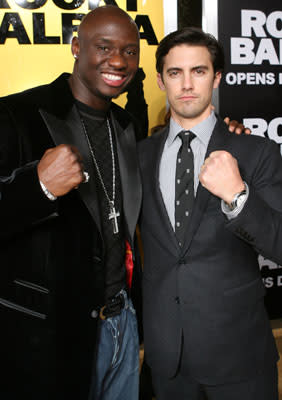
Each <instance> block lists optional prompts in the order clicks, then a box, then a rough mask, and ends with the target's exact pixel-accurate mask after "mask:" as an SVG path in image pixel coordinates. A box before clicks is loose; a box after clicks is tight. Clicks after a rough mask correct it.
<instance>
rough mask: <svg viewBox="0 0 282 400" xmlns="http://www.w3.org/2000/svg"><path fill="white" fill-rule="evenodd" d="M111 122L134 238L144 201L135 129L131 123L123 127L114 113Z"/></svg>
mask: <svg viewBox="0 0 282 400" xmlns="http://www.w3.org/2000/svg"><path fill="white" fill-rule="evenodd" d="M111 121H112V124H113V127H114V132H115V138H116V143H117V152H118V162H119V170H120V179H121V186H122V196H123V210H124V216H125V221H126V223H127V227H128V233H129V235H130V237H131V238H133V237H134V232H135V228H136V223H137V219H138V216H139V212H140V207H141V199H142V186H141V178H140V174H139V173H138V171H139V167H138V163H137V156H136V143H135V135H134V128H133V125H132V123H129V124H128V125H127V126H126V127H122V126H121V124H120V123H119V121H118V120H117V119H116V118H115V115H114V113H113V112H112V113H111Z"/></svg>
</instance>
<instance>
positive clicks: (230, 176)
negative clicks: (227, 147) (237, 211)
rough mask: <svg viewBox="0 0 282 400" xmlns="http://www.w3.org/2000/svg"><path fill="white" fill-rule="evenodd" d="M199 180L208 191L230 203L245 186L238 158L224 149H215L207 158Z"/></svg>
mask: <svg viewBox="0 0 282 400" xmlns="http://www.w3.org/2000/svg"><path fill="white" fill-rule="evenodd" d="M199 180H200V182H201V184H202V185H203V186H204V187H205V188H206V189H207V190H208V191H210V192H211V193H212V194H214V195H215V196H218V197H219V198H221V199H222V200H224V201H225V202H226V203H228V204H230V203H231V201H232V200H233V197H234V196H235V194H236V193H239V192H241V191H242V190H244V188H245V185H244V182H243V180H242V178H241V175H240V171H239V167H238V163H237V160H236V159H235V158H234V157H233V156H232V155H231V154H230V153H228V152H227V151H223V150H220V151H214V152H212V153H211V154H210V155H209V157H208V158H206V160H205V162H204V164H203V165H202V168H201V172H200V175H199Z"/></svg>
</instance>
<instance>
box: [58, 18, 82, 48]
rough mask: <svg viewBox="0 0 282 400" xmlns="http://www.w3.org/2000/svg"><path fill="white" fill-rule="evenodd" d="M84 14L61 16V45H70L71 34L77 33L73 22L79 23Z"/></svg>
mask: <svg viewBox="0 0 282 400" xmlns="http://www.w3.org/2000/svg"><path fill="white" fill-rule="evenodd" d="M84 15H85V14H69V13H68V14H62V27H63V28H62V33H63V44H69V43H71V39H72V37H73V32H77V27H78V25H76V24H74V23H73V21H81V20H82V18H83V17H84Z"/></svg>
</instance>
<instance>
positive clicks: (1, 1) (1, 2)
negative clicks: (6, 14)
mask: <svg viewBox="0 0 282 400" xmlns="http://www.w3.org/2000/svg"><path fill="white" fill-rule="evenodd" d="M0 8H11V7H10V6H9V4H8V3H7V1H6V0H0Z"/></svg>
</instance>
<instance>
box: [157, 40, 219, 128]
mask: <svg viewBox="0 0 282 400" xmlns="http://www.w3.org/2000/svg"><path fill="white" fill-rule="evenodd" d="M157 79H158V85H159V87H160V89H161V90H164V91H166V94H167V98H168V102H169V105H170V108H171V115H172V117H173V119H174V120H175V121H176V122H177V123H178V124H179V125H181V126H182V127H183V128H184V129H190V128H191V127H193V126H195V125H197V124H198V123H199V122H201V121H203V120H204V119H206V118H207V117H208V116H209V115H210V113H211V98H212V92H213V89H214V88H217V87H218V85H219V82H220V79H221V73H220V72H217V73H214V69H213V65H212V61H211V56H210V53H209V51H208V49H207V48H206V47H204V46H190V45H186V44H183V45H179V46H175V47H173V48H171V50H170V51H169V52H168V54H167V55H166V56H165V57H164V65H163V70H162V74H158V77H157Z"/></svg>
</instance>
